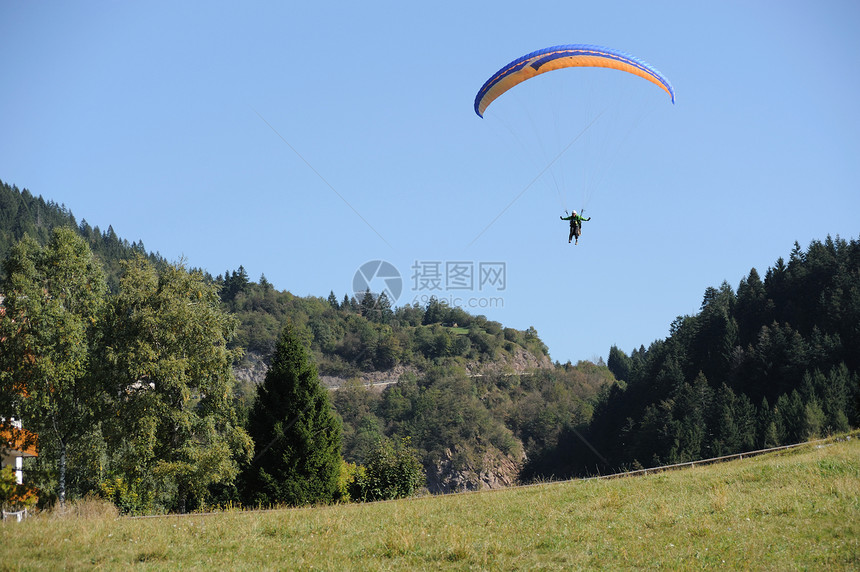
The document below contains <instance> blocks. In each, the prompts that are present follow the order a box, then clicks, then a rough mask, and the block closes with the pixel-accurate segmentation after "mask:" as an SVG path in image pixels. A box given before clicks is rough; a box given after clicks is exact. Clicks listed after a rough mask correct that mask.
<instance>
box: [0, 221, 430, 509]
mask: <svg viewBox="0 0 860 572" xmlns="http://www.w3.org/2000/svg"><path fill="white" fill-rule="evenodd" d="M121 266H122V269H123V272H122V275H121V277H120V279H119V283H118V288H117V291H116V292H115V293H113V294H110V295H108V288H107V284H106V281H105V275H104V270H103V268H102V266H101V264H100V263H99V261H98V260H97V259H96V258H95V256H94V255H93V254H92V252H91V251H90V249H89V247H88V246H87V243H86V241H85V240H84V239H83V238H82V237H81V236H79V235H78V234H77V233H76V232H75V231H74V230H72V229H70V228H65V227H61V228H56V229H54V231H53V233H52V236H51V238H50V239H49V241H48V242H47V244H46V245H44V246H41V245H40V244H39V243H38V242H37V241H36V240H35V239H31V238H29V237H28V236H26V235H25V236H24V238H23V239H22V240H20V241H19V242H18V243H17V244H16V245H15V246H13V247H12V249H11V251H10V253H9V256H8V257H7V258H6V260H5V261H4V264H3V269H4V278H3V280H2V281H0V292H2V293H3V300H2V310H3V311H2V313H0V343H2V349H3V351H2V352H0V418H3V420H4V421H3V422H4V423H9V422H10V421H12V420H13V419H14V420H19V421H21V422H22V423H23V425H24V427H25V428H26V429H27V430H28V431H29V432H30V433H29V434H28V435H29V437H28V438H37V439H38V447H39V456H38V457H37V458H36V459H34V460H33V461H32V462H31V463H29V466H28V468H27V477H28V481H30V482H31V483H33V484H35V485H37V486H38V488H39V489H40V496H41V501H42V502H43V503H44V502H50V501H51V500H52V499H53V498H56V500H58V501H59V502H61V503H62V502H64V501H65V499H66V498H67V497H69V496H75V497H79V496H81V495H84V494H87V493H97V494H101V495H103V496H105V497H107V498H110V499H111V500H113V501H114V502H115V503H116V504H117V505H118V506H119V507H120V508H122V509H123V510H125V511H128V512H153V511H156V512H157V511H180V512H184V511H186V510H189V509H192V508H197V507H200V506H201V505H203V504H204V503H207V502H217V501H227V502H235V503H243V504H246V505H252V506H256V505H267V506H268V505H276V504H308V503H317V502H332V501H335V500H345V499H348V498H350V497H349V495H350V493H351V494H353V495H358V496H357V497H354V498H358V499H368V498H374V495H385V494H389V493H390V491H389V490H388V489H387V488H384V487H383V488H381V489H380V487H379V486H375V487H371V483H372V482H374V481H372V480H371V479H373V478H377V480H378V477H379V474H378V473H379V471H382V473H383V476H385V475H386V474H387V473H386V472H390V473H392V474H394V475H396V476H397V478H396V479H393V480H394V481H395V483H396V484H397V485H402V484H403V480H404V479H406V480H407V481H408V483H413V482H414V481H416V474H419V473H416V471H418V470H419V469H416V463H417V461H415V458H414V455H413V454H412V451H411V450H406V451H401V450H398V455H397V456H396V457H395V458H394V463H395V464H394V465H393V466H392V465H391V464H390V463H389V464H387V465H386V464H384V463H383V464H380V463H377V464H371V465H369V466H367V467H362V470H361V471H358V470H353V471H352V472H351V473H349V472H348V471H345V469H344V467H345V463H344V461H343V460H342V457H341V433H340V421H339V418H338V417H337V415H336V414H335V412H334V411H333V409H332V407H331V403H330V399H329V397H328V392H327V391H326V390H325V389H324V388H323V387H322V385H321V384H320V382H319V378H318V375H317V372H316V369H315V367H314V365H313V364H312V363H311V361H310V359H309V357H308V355H307V354H306V350H305V346H304V344H303V342H302V340H301V339H300V337H299V336H297V335H295V334H294V332H293V331H292V329H291V328H289V327H288V328H285V329H284V330H283V332H282V334H281V336H280V338H279V341H278V343H277V345H276V348H275V353H274V356H273V358H272V363H271V366H270V368H269V371H268V373H267V375H266V379H265V381H264V382H263V383H262V384H261V385H260V386H259V387H258V388H257V391H256V396H255V399H254V401H253V404H245V403H243V402H242V399H241V397H242V396H241V395H239V394H237V392H236V383H235V378H234V376H233V371H232V365H233V363H234V361H235V360H236V359H237V357H238V355H239V353H240V350H238V349H231V348H230V347H228V346H229V342H230V340H231V339H232V336H233V333H234V331H235V329H236V326H237V320H236V318H235V317H234V316H232V315H230V314H229V313H227V312H225V311H224V309H223V307H222V303H221V300H220V297H219V292H218V291H219V287H218V286H217V285H216V284H214V283H212V282H211V281H209V280H207V279H206V277H205V276H204V275H203V274H202V273H201V272H199V271H189V270H187V269H186V268H185V267H184V266H183V265H182V264H166V265H163V266H162V267H161V268H156V266H155V265H153V264H152V263H151V262H150V261H149V260H147V259H146V258H145V257H144V256H142V255H139V256H136V257H134V258H132V259H129V260H126V261H123V262H122V264H121ZM7 429H8V427H7ZM386 447H390V444H387V442H385V441H384V440H382V439H381V440H380V442H378V443H377V444H376V449H377V450H378V451H387V450H388V449H386ZM388 460H389V461H390V459H388ZM403 466H406V467H408V468H409V471H407V472H405V473H404V472H403V471H402V468H403ZM345 472H346V473H347V475H348V476H349V475H352V478H351V479H347V480H346V481H345V482H343V483H342V482H341V480H342V479H341V476H342V474H343V473H345ZM410 479H411V480H410ZM389 480H391V479H389ZM414 489H415V487H414V486H411V488H410V486H406V487H405V488H404V489H403V490H408V491H409V492H410V493H411V492H414Z"/></svg>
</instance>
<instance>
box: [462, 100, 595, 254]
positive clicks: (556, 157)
mask: <svg viewBox="0 0 860 572" xmlns="http://www.w3.org/2000/svg"><path fill="white" fill-rule="evenodd" d="M605 111H606V110H603V111H601V112H600V113H598V114H597V116H596V117H595V118H594V119H592V120H591V122H590V123H589V124H588V125H586V126H585V127H583V128H582V131H580V132H579V133H577V134H576V137H574V138H573V139H571V140H570V143H568V144H567V145H566V146H565V147H564V149H562V150H561V151H559V152H558V155H556V156H555V157H553V159H552V161H550V162H549V163H547V165H546V167H544V168H543V169H542V170H541V172H540V173H538V174H537V175H536V176H535V178H534V179H532V180H531V182H529V184H528V185H526V186H525V187H524V188H523V190H522V191H520V193H519V194H518V195H517V196H515V197H514V199H513V200H512V201H511V202H509V203H508V206H506V207H505V208H503V209H502V212H500V213H499V214H497V215H496V218H494V219H493V220H491V221H490V224H488V225H487V226H485V227H484V230H482V231H481V232H479V233H478V235H477V236H476V237H475V238H473V239H472V242H470V243H469V244H467V245H466V248H469V247H470V246H472V245H473V244H475V241H476V240H478V239H479V238H481V236H482V235H483V234H484V233H485V232H487V230H488V229H489V228H490V227H491V226H493V225H494V224H495V223H496V221H497V220H499V219H500V218H501V217H502V215H503V214H505V212H507V210H508V209H509V208H511V207H512V206H513V205H514V203H515V202H517V201H518V200H520V197H521V196H523V195H524V194H525V192H526V191H527V190H529V189H530V188H531V186H532V185H534V184H535V183H536V182H537V180H538V179H540V178H541V177H542V176H543V174H544V173H546V172H547V171H548V170H549V168H550V167H552V166H553V164H554V163H555V162H556V161H558V160H559V159H560V158H561V156H562V155H564V154H565V152H566V151H567V150H568V149H570V148H571V146H573V144H574V143H576V142H577V141H578V140H579V138H580V137H582V136H583V135H584V134H585V132H586V131H588V129H589V128H590V127H591V126H592V125H594V124H595V123H596V122H597V120H598V119H600V116H601V115H603V113H604V112H605Z"/></svg>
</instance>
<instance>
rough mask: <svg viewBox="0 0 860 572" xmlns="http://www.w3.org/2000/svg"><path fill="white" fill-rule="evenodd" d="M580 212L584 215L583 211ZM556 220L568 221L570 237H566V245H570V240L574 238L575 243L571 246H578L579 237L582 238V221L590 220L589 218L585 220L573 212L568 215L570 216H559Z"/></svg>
mask: <svg viewBox="0 0 860 572" xmlns="http://www.w3.org/2000/svg"><path fill="white" fill-rule="evenodd" d="M582 212H583V213H584V212H585V211H582ZM565 214H567V213H565ZM558 218H560V219H561V220H569V221H570V235H569V236H568V237H567V243H568V244H570V240H571V239H572V238H573V237H576V242H574V243H573V244H574V245H577V244H579V237H580V236H582V221H584V220H586V221H588V220H591V217H588V218H585V217H584V216H582V215H580V214H576V211H573V212H572V213H571V214H570V216H566V217H565V216H559V217H558Z"/></svg>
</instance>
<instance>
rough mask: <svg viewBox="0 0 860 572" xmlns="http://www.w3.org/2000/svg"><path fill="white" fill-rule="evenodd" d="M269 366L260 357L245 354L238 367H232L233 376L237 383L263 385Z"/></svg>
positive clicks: (250, 353)
mask: <svg viewBox="0 0 860 572" xmlns="http://www.w3.org/2000/svg"><path fill="white" fill-rule="evenodd" d="M268 370H269V364H268V362H267V361H266V360H264V359H263V357H262V356H260V355H258V354H255V353H253V352H247V353H246V354H245V355H244V357H243V358H242V362H241V363H240V364H239V365H236V366H234V367H233V375H234V376H235V377H236V380H237V381H239V382H243V383H247V382H251V383H253V384H254V385H259V384H261V383H263V380H264V379H265V378H266V372H267V371H268Z"/></svg>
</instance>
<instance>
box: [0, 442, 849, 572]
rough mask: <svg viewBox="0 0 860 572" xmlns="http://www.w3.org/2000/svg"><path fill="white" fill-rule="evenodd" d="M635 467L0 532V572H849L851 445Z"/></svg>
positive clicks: (8, 527)
mask: <svg viewBox="0 0 860 572" xmlns="http://www.w3.org/2000/svg"><path fill="white" fill-rule="evenodd" d="M858 441H860V440H858V439H857V438H856V437H855V438H853V439H850V440H848V441H845V440H843V441H839V442H832V443H827V444H824V445H809V446H806V447H803V448H800V449H798V450H793V451H790V452H785V453H781V454H769V455H766V456H761V457H755V458H749V459H743V460H739V461H733V462H730V463H723V464H718V465H711V466H704V467H694V468H688V469H684V470H678V471H672V472H665V473H658V474H653V475H648V476H644V477H628V478H621V479H614V480H591V481H571V482H565V483H555V484H546V485H539V486H531V487H522V488H516V489H509V490H504V491H493V492H481V493H470V494H461V495H450V496H440V497H423V498H418V499H412V500H406V501H394V502H386V503H374V504H363V505H361V504H354V505H341V506H331V507H321V508H306V509H291V510H277V511H269V512H239V511H233V512H223V513H218V514H214V515H190V516H169V517H159V518H145V519H131V518H119V519H117V518H115V516H112V515H111V514H110V513H109V511H107V514H106V511H105V510H103V508H104V507H102V509H99V508H98V506H99V505H96V506H95V508H90V509H88V510H89V513H90V514H87V510H86V509H82V510H81V511H80V512H81V514H78V515H77V516H74V517H72V516H68V515H66V516H64V517H58V516H57V515H50V514H42V515H39V516H37V517H34V518H30V519H28V520H27V521H24V522H22V523H5V524H4V525H2V526H0V569H12V570H16V569H25V570H38V569H50V570H56V569H63V568H65V569H94V568H95V569H99V568H108V569H114V568H130V567H135V568H137V567H140V568H141V569H158V570H175V569H210V570H216V569H225V568H226V569H257V570H310V569H321V570H388V569H398V570H438V569H443V570H531V569H540V570H570V569H630V568H658V567H661V568H662V567H667V568H671V569H701V568H720V569H723V568H735V569H768V570H793V569H816V570H821V569H827V570H840V569H855V570H856V569H858V568H860V552H858V551H860V442H858Z"/></svg>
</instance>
